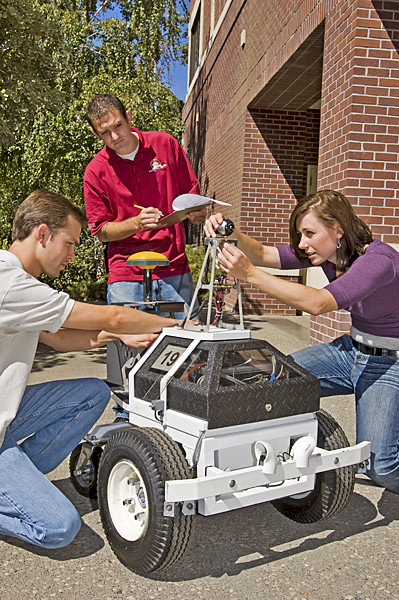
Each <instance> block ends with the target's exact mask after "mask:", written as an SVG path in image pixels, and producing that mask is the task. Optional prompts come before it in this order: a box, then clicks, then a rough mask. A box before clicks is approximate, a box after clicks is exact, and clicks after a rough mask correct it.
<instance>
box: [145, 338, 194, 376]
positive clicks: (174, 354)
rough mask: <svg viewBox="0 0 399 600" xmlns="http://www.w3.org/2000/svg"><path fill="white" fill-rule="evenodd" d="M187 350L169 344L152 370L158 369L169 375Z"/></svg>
mask: <svg viewBox="0 0 399 600" xmlns="http://www.w3.org/2000/svg"><path fill="white" fill-rule="evenodd" d="M185 350H186V348H182V347H181V346H173V345H172V344H169V345H168V346H166V348H165V349H164V350H163V352H162V353H161V354H160V356H158V358H157V360H156V361H155V362H154V363H153V364H152V366H151V369H157V370H159V371H165V373H167V372H168V371H169V370H170V369H171V367H173V365H174V364H175V362H176V361H177V360H178V359H179V358H180V357H181V355H182V354H183V352H184V351H185Z"/></svg>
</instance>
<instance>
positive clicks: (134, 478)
mask: <svg viewBox="0 0 399 600" xmlns="http://www.w3.org/2000/svg"><path fill="white" fill-rule="evenodd" d="M127 483H128V485H135V484H136V483H140V478H139V477H137V475H133V477H132V478H131V479H128V480H127Z"/></svg>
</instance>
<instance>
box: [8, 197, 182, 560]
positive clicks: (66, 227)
mask: <svg viewBox="0 0 399 600" xmlns="http://www.w3.org/2000/svg"><path fill="white" fill-rule="evenodd" d="M85 224H86V218H85V215H84V214H83V212H82V211H81V210H80V209H79V208H77V207H76V206H74V205H73V204H72V203H71V202H70V201H69V200H68V199H67V198H65V197H64V196H62V195H60V194H55V193H53V192H49V191H46V190H37V191H35V192H33V193H32V194H30V196H28V198H27V199H26V200H25V201H24V202H22V204H21V205H20V207H19V208H18V210H17V212H16V215H15V219H14V223H13V232H12V238H13V243H12V245H11V247H10V249H9V250H8V251H5V250H0V349H1V351H0V480H1V486H0V534H3V535H9V536H12V537H16V538H19V539H21V540H25V541H27V542H30V543H32V544H35V545H37V546H41V547H44V548H60V547H62V546H66V545H67V544H69V543H70V542H71V541H72V540H73V538H74V537H75V535H76V534H77V532H78V531H79V528H80V517H79V515H78V513H77V511H76V509H75V508H74V506H73V505H72V504H71V503H70V502H69V500H68V499H67V498H66V497H65V496H64V495H63V494H62V493H61V492H60V491H59V490H58V489H57V488H56V487H55V486H54V485H53V484H52V483H51V482H50V481H49V480H48V479H47V478H46V477H45V475H44V474H45V473H48V472H50V471H52V470H53V469H55V468H56V467H57V466H58V465H59V464H60V463H61V462H62V461H63V460H64V459H65V458H66V457H67V456H68V454H69V453H70V452H71V451H72V450H73V448H75V446H76V445H77V444H78V443H79V442H80V440H81V439H82V437H84V436H85V435H86V433H87V432H88V431H89V430H90V429H91V427H92V426H93V425H94V423H95V422H96V421H97V420H98V418H99V417H100V415H101V414H102V412H103V410H104V409H105V407H106V405H107V403H108V401H109V399H110V391H109V388H108V386H107V385H106V384H105V383H104V382H103V381H101V380H99V379H94V378H86V379H73V380H65V381H51V382H47V383H43V384H38V385H29V386H27V382H28V378H29V374H30V371H31V368H32V363H33V359H34V356H35V352H36V348H37V343H38V340H40V341H42V342H44V343H45V344H47V345H49V346H51V347H52V348H54V349H56V350H60V351H74V350H85V349H90V348H95V347H98V346H101V345H104V344H106V343H108V342H110V341H113V340H116V339H121V340H122V341H123V342H125V343H126V344H128V345H130V346H143V345H144V346H145V345H148V344H149V343H151V341H152V340H153V339H155V337H156V335H154V334H155V333H156V332H159V331H161V330H162V328H163V327H166V326H171V325H174V324H175V323H176V321H175V320H174V319H167V318H163V317H156V316H153V315H149V314H146V313H144V312H141V311H138V310H133V309H130V308H125V307H121V306H116V305H109V306H106V305H104V306H98V305H91V304H86V303H81V302H75V301H74V300H72V299H71V298H70V297H69V296H68V295H67V294H65V293H63V292H56V291H55V290H53V289H51V288H50V287H49V286H48V285H46V284H44V283H41V282H39V281H38V280H37V279H35V278H36V277H37V276H38V275H40V274H41V273H44V274H46V275H48V276H50V277H57V275H59V273H60V272H61V271H62V270H63V269H64V268H65V267H66V265H67V264H68V262H69V261H70V260H73V258H74V250H75V246H76V245H77V244H78V243H79V237H80V232H81V229H82V226H84V225H85ZM137 334H145V335H144V336H143V335H137ZM21 440H24V441H22V443H20V444H19V445H18V443H17V442H20V441H21Z"/></svg>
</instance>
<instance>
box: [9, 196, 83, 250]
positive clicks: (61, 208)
mask: <svg viewBox="0 0 399 600" xmlns="http://www.w3.org/2000/svg"><path fill="white" fill-rule="evenodd" d="M69 216H71V217H73V218H74V219H76V220H77V221H78V222H79V223H80V224H81V226H82V227H86V225H87V219H86V215H85V214H84V212H83V211H82V210H81V209H80V208H79V207H77V206H75V205H74V204H72V202H71V201H70V200H68V198H66V196H63V195H62V194H57V193H55V192H49V191H48V190H35V191H34V192H32V193H31V194H29V196H28V197H27V198H26V199H25V200H24V201H23V202H22V203H21V204H20V205H19V207H18V209H17V212H16V213H15V217H14V221H13V225H12V241H13V242H15V240H19V241H20V242H22V240H24V239H26V238H27V237H29V236H30V234H31V233H32V231H33V229H34V228H35V227H38V226H39V225H41V224H42V223H45V224H46V225H47V227H48V228H49V229H50V231H51V233H52V235H54V234H55V233H56V232H57V231H58V230H59V229H62V228H64V227H66V225H67V221H68V217H69Z"/></svg>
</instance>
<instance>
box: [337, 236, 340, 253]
mask: <svg viewBox="0 0 399 600" xmlns="http://www.w3.org/2000/svg"><path fill="white" fill-rule="evenodd" d="M340 248H341V238H338V239H337V250H339V249H340Z"/></svg>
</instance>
